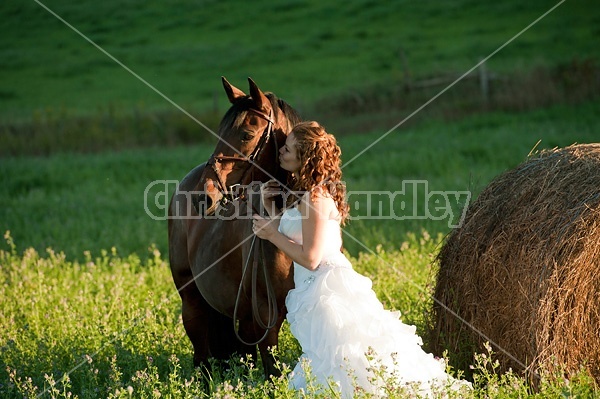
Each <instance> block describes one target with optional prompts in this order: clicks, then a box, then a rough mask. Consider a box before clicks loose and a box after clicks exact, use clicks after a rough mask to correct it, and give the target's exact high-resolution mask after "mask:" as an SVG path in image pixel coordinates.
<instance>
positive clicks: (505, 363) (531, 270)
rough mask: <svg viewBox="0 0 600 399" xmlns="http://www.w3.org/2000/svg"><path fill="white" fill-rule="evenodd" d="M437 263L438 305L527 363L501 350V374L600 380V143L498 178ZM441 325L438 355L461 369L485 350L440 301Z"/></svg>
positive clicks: (549, 155) (434, 341)
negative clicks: (579, 374)
mask: <svg viewBox="0 0 600 399" xmlns="http://www.w3.org/2000/svg"><path fill="white" fill-rule="evenodd" d="M437 260H438V262H439V267H440V270H439V275H438V279H437V284H436V288H435V298H436V299H437V300H439V301H440V302H441V303H443V304H444V305H445V306H447V307H448V308H450V309H452V310H453V311H455V312H456V313H457V314H458V315H460V316H461V317H462V318H464V319H465V320H466V321H467V322H469V323H471V324H472V325H473V326H474V327H475V328H476V329H478V330H479V331H481V332H483V333H484V334H485V335H487V336H488V337H489V339H490V340H491V341H492V342H495V343H496V344H498V345H499V346H500V347H501V348H502V349H503V350H505V351H506V352H508V353H510V355H512V356H514V358H516V359H518V362H517V361H515V360H514V359H511V356H508V355H506V354H505V353H503V352H502V351H500V350H498V349H497V348H496V350H495V352H496V355H497V358H498V360H499V362H500V365H501V367H500V369H501V371H505V370H508V369H509V368H512V369H513V370H515V371H523V372H525V373H526V374H527V375H528V376H530V377H531V376H532V375H536V374H537V373H540V372H541V371H540V370H545V371H546V372H547V371H550V372H552V373H557V372H564V373H565V374H566V376H568V374H570V373H572V372H575V371H578V370H580V368H581V367H584V368H585V369H587V370H588V372H589V373H590V374H591V375H592V376H593V378H594V379H595V380H596V382H597V383H600V144H586V145H572V146H569V147H566V148H561V149H553V150H545V151H542V152H541V153H539V154H537V155H534V156H531V157H530V158H529V159H528V160H527V161H525V162H524V163H522V164H521V165H519V166H517V167H516V168H515V169H513V170H510V171H508V172H505V173H504V174H502V175H500V176H499V177H497V178H496V179H495V180H494V181H492V182H491V183H490V184H489V186H487V187H486V188H485V189H484V191H483V192H482V193H481V194H480V195H479V197H478V199H477V200H476V201H474V202H473V203H472V204H471V206H470V207H469V208H468V210H467V213H466V217H465V220H464V224H463V225H462V226H461V227H460V228H457V229H455V230H454V231H452V232H451V233H450V234H449V236H448V237H447V240H446V242H445V243H444V245H443V247H442V249H441V251H440V253H439V255H438V259H437ZM433 322H434V323H433V324H434V325H433V330H432V334H431V337H430V342H431V345H432V348H431V349H432V350H433V351H434V352H438V353H439V352H441V351H442V350H443V349H448V350H449V351H450V353H453V354H456V358H457V359H459V360H458V363H455V366H458V367H461V368H463V369H464V368H466V367H468V364H470V363H469V362H472V356H473V353H475V352H484V348H483V343H484V341H485V339H484V338H482V337H481V335H480V334H478V333H476V332H475V331H473V329H471V328H469V327H467V326H466V325H465V323H463V322H462V321H460V320H458V319H457V318H456V316H454V315H452V314H450V313H449V312H448V311H447V310H445V309H444V308H443V307H442V306H440V305H439V304H436V306H435V307H434V311H433ZM519 363H521V364H519ZM522 364H524V365H526V366H527V369H526V370H524V368H523V366H522Z"/></svg>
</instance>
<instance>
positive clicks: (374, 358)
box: [279, 208, 470, 398]
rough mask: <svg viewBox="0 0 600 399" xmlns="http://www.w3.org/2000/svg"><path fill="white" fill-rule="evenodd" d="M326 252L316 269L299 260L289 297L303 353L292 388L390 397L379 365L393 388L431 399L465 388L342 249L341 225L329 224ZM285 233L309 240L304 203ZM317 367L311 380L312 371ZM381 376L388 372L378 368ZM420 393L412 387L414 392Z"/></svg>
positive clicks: (284, 220) (285, 219)
mask: <svg viewBox="0 0 600 399" xmlns="http://www.w3.org/2000/svg"><path fill="white" fill-rule="evenodd" d="M326 228H327V234H326V240H327V245H326V246H325V248H326V249H325V254H324V255H323V259H322V261H321V263H320V265H319V267H318V268H317V269H316V270H315V271H310V270H308V269H306V268H304V267H302V266H300V265H299V264H296V263H294V282H295V288H294V289H293V290H291V291H290V292H289V294H288V296H287V298H286V302H285V303H286V307H287V312H288V313H287V320H288V322H289V324H290V330H291V332H292V334H293V335H294V337H296V339H297V340H298V342H299V343H300V346H301V347H302V351H303V354H302V357H301V358H300V360H299V361H298V364H297V365H296V367H295V368H294V370H293V372H292V373H291V375H290V386H291V387H292V388H294V389H297V390H301V389H303V390H305V391H306V389H307V385H311V384H312V385H314V383H316V384H318V385H320V386H321V387H323V390H324V392H325V393H327V392H328V391H329V390H334V391H336V392H337V393H339V394H340V395H341V396H342V397H343V398H352V397H353V396H354V394H355V393H356V392H358V391H363V390H364V391H365V392H368V393H372V394H375V395H377V396H385V394H384V391H383V388H382V386H383V385H384V384H385V383H384V382H383V381H382V379H381V378H379V379H378V378H377V377H376V374H375V373H373V372H372V369H373V368H375V369H378V370H383V368H382V366H384V367H385V370H386V371H385V374H384V375H385V379H386V380H387V387H388V388H389V386H390V381H394V382H395V384H396V386H397V387H399V388H398V389H406V390H409V392H416V393H417V394H418V395H422V396H425V397H428V396H436V395H434V394H433V393H434V391H435V390H436V389H438V390H439V389H440V388H441V389H442V390H443V389H444V387H446V386H448V385H452V386H453V387H454V385H456V386H457V387H458V388H460V386H463V385H464V386H465V387H466V388H465V389H468V387H469V385H470V384H469V383H467V382H465V381H460V380H455V379H453V378H452V377H450V376H449V375H447V374H446V372H445V365H444V362H443V361H441V360H438V359H436V358H434V357H433V355H431V354H428V353H426V352H424V351H423V350H422V348H421V344H422V341H421V338H420V337H419V336H417V335H416V333H415V330H416V329H415V327H414V326H409V325H406V324H403V323H402V322H401V321H400V319H399V318H400V312H392V311H388V310H385V309H384V308H383V305H382V304H381V302H379V300H378V299H377V296H376V294H375V292H374V291H373V290H372V289H371V286H372V283H371V280H370V279H369V278H367V277H365V276H363V275H361V274H359V273H357V272H355V271H354V269H352V265H351V264H350V262H349V261H348V259H347V258H346V257H345V256H344V254H343V253H342V252H341V251H340V248H341V245H342V238H341V230H340V225H339V222H338V221H336V220H329V221H328V222H327V227H326ZM279 231H280V232H281V233H283V234H284V235H286V236H287V237H288V238H290V239H291V240H293V241H294V242H296V243H299V244H301V243H302V220H301V215H300V212H299V210H298V209H297V208H289V209H287V210H286V211H285V212H284V214H283V215H282V217H281V221H280V225H279ZM307 370H310V371H309V376H312V379H311V377H309V378H308V381H307V376H306V373H305V371H307ZM377 375H381V373H377ZM410 390H412V391H410Z"/></svg>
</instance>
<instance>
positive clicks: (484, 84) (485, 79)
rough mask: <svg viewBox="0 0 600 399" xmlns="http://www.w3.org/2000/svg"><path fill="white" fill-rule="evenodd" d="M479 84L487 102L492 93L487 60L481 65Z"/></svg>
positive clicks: (484, 100)
mask: <svg viewBox="0 0 600 399" xmlns="http://www.w3.org/2000/svg"><path fill="white" fill-rule="evenodd" d="M479 86H480V87H481V96H482V97H483V102H484V103H486V104H487V102H488V99H489V94H490V76H489V73H488V70H487V66H486V65H485V62H482V63H481V65H479Z"/></svg>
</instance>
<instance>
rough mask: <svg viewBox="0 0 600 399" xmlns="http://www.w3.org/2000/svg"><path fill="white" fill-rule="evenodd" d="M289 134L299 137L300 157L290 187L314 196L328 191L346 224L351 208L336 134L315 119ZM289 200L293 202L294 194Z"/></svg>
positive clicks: (297, 139) (298, 125)
mask: <svg viewBox="0 0 600 399" xmlns="http://www.w3.org/2000/svg"><path fill="white" fill-rule="evenodd" d="M290 134H293V135H294V138H295V139H296V150H297V154H298V158H299V160H300V170H299V171H298V178H294V177H292V180H291V182H290V183H291V184H290V185H291V189H292V190H293V191H294V192H297V193H298V192H300V193H301V192H307V191H308V192H310V193H311V194H310V195H311V198H315V197H316V196H317V195H318V193H319V192H320V191H321V190H325V191H326V192H327V193H328V194H329V195H331V197H332V198H333V200H334V202H335V205H336V207H337V209H338V212H339V213H340V218H341V221H342V223H344V222H345V220H346V218H347V217H348V208H349V207H348V204H347V202H346V186H345V185H344V183H343V182H342V169H341V165H342V160H341V155H342V151H341V149H340V147H339V146H338V145H337V141H336V139H335V137H334V136H333V135H332V134H329V133H327V132H326V131H325V128H324V127H323V126H321V125H320V124H319V123H317V122H314V121H313V122H300V123H299V124H297V125H296V126H294V128H293V129H292V131H291V133H290ZM317 188H318V189H321V190H318V189H317ZM289 200H291V201H290V202H293V197H292V198H289Z"/></svg>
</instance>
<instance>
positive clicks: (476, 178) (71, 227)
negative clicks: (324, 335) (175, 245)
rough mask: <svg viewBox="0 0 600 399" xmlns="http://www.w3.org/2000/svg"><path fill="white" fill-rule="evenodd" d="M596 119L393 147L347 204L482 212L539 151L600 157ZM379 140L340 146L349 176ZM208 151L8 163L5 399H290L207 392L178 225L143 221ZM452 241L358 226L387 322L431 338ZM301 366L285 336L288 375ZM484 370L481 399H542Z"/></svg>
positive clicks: (571, 112) (368, 167)
mask: <svg viewBox="0 0 600 399" xmlns="http://www.w3.org/2000/svg"><path fill="white" fill-rule="evenodd" d="M599 111H600V105H599V103H597V102H590V103H585V104H580V105H578V106H570V107H567V106H560V107H554V108H549V109H543V110H538V111H533V112H529V113H523V114H500V113H498V114H488V115H479V116H473V117H470V118H466V119H464V120H462V121H460V122H457V123H454V124H446V123H442V122H439V121H438V122H435V121H434V122H431V123H426V124H423V125H420V126H418V127H414V128H411V129H409V130H403V131H398V132H395V133H392V134H390V135H389V136H387V137H386V138H384V139H383V140H382V141H381V142H380V143H378V144H377V145H375V146H374V147H373V148H371V149H370V150H368V151H367V152H365V153H364V154H363V155H361V156H360V157H359V158H357V159H356V161H353V162H348V166H347V167H346V168H345V169H344V173H345V176H346V178H345V180H346V182H347V185H348V188H349V190H350V191H353V190H354V191H360V190H373V191H385V190H388V191H398V190H400V189H401V187H402V186H401V183H402V181H404V180H424V181H427V182H428V184H429V190H437V191H442V190H469V191H472V193H473V196H476V195H477V193H478V192H479V191H481V189H482V188H483V187H484V186H485V185H486V184H487V183H488V182H489V181H490V180H491V179H492V178H493V177H494V176H495V175H497V174H499V173H500V172H502V171H504V170H506V169H508V168H511V167H513V166H516V165H517V164H518V163H519V162H521V161H523V160H524V159H525V158H526V157H527V155H528V153H529V152H530V151H532V150H534V147H535V150H541V149H543V148H552V147H555V146H565V145H569V144H573V143H575V142H578V143H585V142H592V141H594V140H595V139H596V138H597V137H598V135H597V133H596V132H597V131H598V124H599V122H598V120H597V117H596V115H598V114H600V113H599ZM380 136H381V132H373V133H371V134H366V135H356V136H344V137H341V138H340V144H341V146H342V148H343V151H344V160H346V161H349V160H351V159H352V158H353V157H354V156H355V155H357V154H358V153H359V152H360V151H362V150H363V149H364V148H366V147H367V146H368V145H369V144H370V143H372V142H373V141H374V140H376V139H377V138H378V137H380ZM539 140H541V142H540V143H539V144H538V145H537V147H536V143H537V142H538V141H539ZM210 151H211V148H210V147H208V146H195V147H190V148H176V149H170V150H163V149H145V150H141V149H140V150H130V151H125V152H120V153H114V154H95V155H83V154H65V155H60V156H53V157H50V158H14V159H8V160H4V161H3V162H2V164H1V165H2V170H1V173H2V180H3V181H4V182H5V183H6V184H5V187H7V188H8V189H7V190H4V191H2V198H1V201H2V203H3V204H6V206H4V207H3V208H2V210H1V212H2V213H1V220H2V221H3V226H2V227H3V229H7V230H10V231H11V233H10V238H8V241H7V243H5V244H3V245H2V246H0V248H4V249H3V250H2V251H3V252H2V253H1V254H0V264H1V265H2V269H1V270H2V281H3V284H2V285H1V288H0V289H1V290H2V292H0V295H1V296H2V297H3V298H11V300H10V301H3V302H2V312H0V313H1V315H2V316H1V318H0V325H2V326H3V329H4V331H5V333H4V334H3V336H2V341H1V342H0V348H1V349H0V356H1V358H0V359H1V362H2V364H3V365H4V366H3V367H2V369H0V381H2V380H4V381H5V382H4V383H2V382H0V384H2V385H0V393H1V394H3V395H4V396H5V397H21V396H34V395H35V394H39V393H41V392H45V397H68V393H69V392H71V393H72V394H74V395H77V396H78V397H85V398H88V397H90V398H94V397H98V398H99V397H129V396H128V395H129V390H133V394H132V396H133V397H156V396H157V395H158V394H161V395H163V396H166V397H190V398H191V397H196V396H200V397H204V395H209V396H212V397H226V395H227V394H229V395H234V393H232V392H231V387H232V386H234V387H236V388H235V395H239V396H230V397H257V398H258V397H263V395H265V392H267V391H270V392H274V394H275V395H276V396H277V397H290V395H292V393H290V392H289V391H287V388H286V386H285V380H284V379H281V380H277V381H275V383H274V384H275V385H274V386H272V385H270V384H271V383H269V382H266V381H265V380H264V379H263V378H262V376H261V371H260V370H261V369H260V368H258V369H256V368H254V369H252V370H251V372H250V373H249V374H248V373H245V372H244V371H243V368H242V367H241V366H239V365H238V366H234V367H233V368H232V370H230V371H229V372H226V373H224V374H222V375H221V374H219V375H214V376H213V379H211V380H208V381H206V380H201V378H202V377H201V376H200V375H199V374H196V373H194V372H192V370H190V364H191V348H190V345H189V344H188V341H187V338H186V337H185V333H184V331H183V328H182V325H181V322H180V310H179V298H178V295H177V292H176V291H175V289H174V286H173V284H172V282H171V279H170V274H169V270H168V265H167V264H166V261H165V259H167V251H166V222H164V221H155V220H152V219H151V218H150V217H149V216H148V215H147V214H146V213H145V211H144V195H143V194H144V190H145V188H146V186H147V185H148V184H149V183H150V182H151V181H153V180H156V179H167V180H170V179H174V180H177V179H179V178H181V176H183V175H184V174H185V173H186V172H187V170H188V169H190V168H192V167H193V166H195V164H197V163H199V162H201V161H203V160H204V159H205V158H206V157H207V156H208V154H209V153H210ZM359 209H363V208H359ZM153 211H154V212H157V211H158V208H153ZM448 231H449V227H448V220H441V221H432V220H422V219H418V220H402V221H390V220H355V221H351V222H350V224H349V225H348V226H347V228H346V229H345V232H346V233H347V234H345V235H344V240H345V246H346V248H347V250H348V251H349V255H350V256H352V257H353V258H352V260H353V263H354V264H355V267H356V268H357V270H359V271H361V272H362V273H364V274H366V275H368V276H369V277H371V278H372V279H373V281H374V287H375V290H376V292H377V294H378V296H379V297H380V299H381V300H382V301H383V302H384V304H385V305H386V307H388V308H394V309H400V310H401V311H402V313H403V320H404V321H405V322H407V323H410V324H415V325H416V326H417V327H418V330H419V331H420V332H421V333H424V331H425V330H426V328H427V317H426V314H427V311H428V309H429V307H430V305H431V297H430V294H431V288H432V285H433V284H434V281H435V264H432V259H433V256H435V254H436V253H437V250H438V248H439V245H440V242H441V239H442V235H443V234H445V233H446V232H448ZM7 237H8V236H7ZM13 240H14V243H13ZM63 252H64V254H63ZM298 350H299V349H298V346H297V343H296V342H295V341H294V339H293V338H292V337H291V336H290V335H289V332H287V330H285V329H284V333H283V334H282V341H281V347H280V352H281V361H282V365H281V367H282V368H283V369H284V371H285V370H287V368H286V367H290V365H293V364H294V362H295V359H296V357H297V356H298ZM449 356H452V354H449ZM486 359H488V358H485V357H482V358H480V359H478V360H477V361H478V362H479V363H477V364H475V368H476V370H475V371H476V373H475V376H476V377H475V378H476V380H475V381H476V385H477V387H478V390H477V392H478V395H482V396H485V395H488V394H489V395H491V396H492V397H517V396H518V397H524V396H527V395H531V397H536V396H535V394H534V393H533V392H531V391H529V388H527V383H526V381H525V380H523V379H520V378H519V377H518V376H517V375H504V376H497V375H496V374H494V373H493V372H492V371H493V367H492V366H493V363H489V361H488V360H486ZM486 361H488V363H487V364H486V365H484V363H485V362H486ZM66 372H69V373H68V374H67V376H68V378H67V377H65V373H66ZM237 384H239V386H238V385H237ZM545 384H546V385H544V387H543V389H542V394H538V395H542V396H537V397H548V395H551V396H554V395H555V394H559V393H561V394H563V393H564V394H565V395H572V394H573V395H574V394H579V395H583V396H578V397H592V396H593V395H594V391H593V389H594V388H593V383H592V382H591V381H590V380H589V379H587V378H586V377H585V375H584V374H582V375H578V376H575V377H573V380H572V381H571V382H570V384H569V385H563V384H562V383H558V384H557V383H556V382H555V380H553V379H548V381H547V382H546V383H545ZM502 395H504V396H502ZM544 395H546V396H544Z"/></svg>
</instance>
